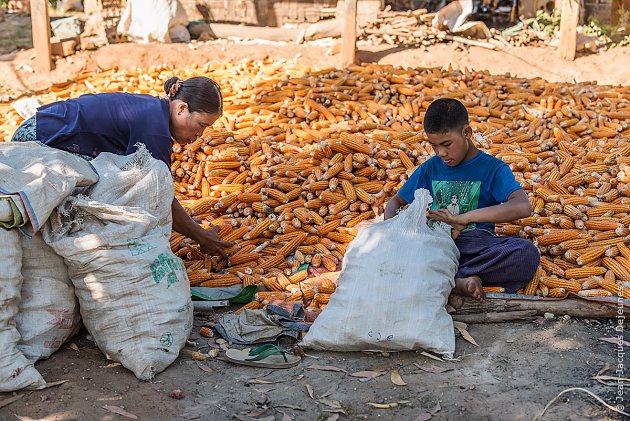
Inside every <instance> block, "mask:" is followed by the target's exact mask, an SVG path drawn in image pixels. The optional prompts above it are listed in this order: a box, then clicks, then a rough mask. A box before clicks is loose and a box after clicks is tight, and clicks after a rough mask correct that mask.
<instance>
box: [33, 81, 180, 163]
mask: <svg viewBox="0 0 630 421" xmlns="http://www.w3.org/2000/svg"><path fill="white" fill-rule="evenodd" d="M36 118H37V126H36V127H37V128H36V130H37V140H39V141H40V142H42V143H44V144H46V145H48V146H52V147H54V148H57V149H62V150H66V151H70V152H74V153H80V154H84V155H88V156H97V155H98V154H99V153H101V152H111V153H114V154H117V155H129V154H132V153H133V152H135V151H136V146H135V144H136V143H144V144H145V145H146V147H147V149H148V150H149V152H151V155H153V157H154V158H156V159H159V160H161V161H163V162H165V163H166V165H168V166H169V167H170V165H171V149H172V146H173V140H172V137H171V132H170V130H169V104H168V100H167V99H160V98H158V97H154V96H150V95H136V94H128V93H122V92H115V93H104V94H97V95H93V94H88V95H83V96H81V97H79V98H73V99H69V100H66V101H59V102H55V103H52V104H48V105H44V106H42V107H40V108H39V109H38V110H37V117H36Z"/></svg>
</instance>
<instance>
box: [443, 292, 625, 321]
mask: <svg viewBox="0 0 630 421" xmlns="http://www.w3.org/2000/svg"><path fill="white" fill-rule="evenodd" d="M488 295H490V294H488ZM491 295H492V297H490V298H486V299H485V300H484V302H483V303H479V302H478V301H476V300H473V299H472V298H468V297H461V296H459V295H455V294H451V295H450V296H449V298H448V303H449V304H450V305H451V306H452V307H453V308H454V309H455V313H453V315H467V314H479V313H493V312H495V313H496V312H514V311H524V310H535V311H536V314H538V315H540V316H542V315H543V314H545V313H547V312H549V313H553V314H555V315H556V316H563V315H565V314H568V315H569V316H571V317H579V318H587V319H597V318H603V319H614V318H615V317H617V310H618V308H617V303H610V302H601V301H591V300H583V299H581V298H565V299H564V300H547V299H537V298H533V297H532V299H519V298H509V299H504V298H499V297H501V294H491Z"/></svg>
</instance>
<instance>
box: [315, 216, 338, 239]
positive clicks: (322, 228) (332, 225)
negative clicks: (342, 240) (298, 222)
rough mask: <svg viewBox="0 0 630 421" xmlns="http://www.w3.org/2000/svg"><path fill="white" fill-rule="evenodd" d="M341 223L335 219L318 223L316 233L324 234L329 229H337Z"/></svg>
mask: <svg viewBox="0 0 630 421" xmlns="http://www.w3.org/2000/svg"><path fill="white" fill-rule="evenodd" d="M340 225H341V220H339V219H337V220H333V221H330V222H326V223H325V224H323V225H320V226H319V227H317V233H318V234H319V235H326V234H328V233H329V232H331V231H334V230H335V229H337V228H338V227H339V226H340Z"/></svg>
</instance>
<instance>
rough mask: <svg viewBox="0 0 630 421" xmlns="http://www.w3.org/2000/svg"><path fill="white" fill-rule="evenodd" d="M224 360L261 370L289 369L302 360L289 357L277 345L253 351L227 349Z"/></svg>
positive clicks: (265, 346)
mask: <svg viewBox="0 0 630 421" xmlns="http://www.w3.org/2000/svg"><path fill="white" fill-rule="evenodd" d="M225 358H226V359H227V360H228V361H230V362H233V363H234V364H241V365H248V366H251V367H263V368H291V367H295V366H296V365H298V363H299V362H300V361H301V360H302V359H301V358H300V357H298V356H296V355H289V354H287V352H286V351H285V350H284V349H283V348H280V347H279V346H277V345H273V344H267V345H261V346H259V347H257V348H254V349H249V348H247V349H243V350H240V349H232V348H230V349H228V350H227V351H226V352H225Z"/></svg>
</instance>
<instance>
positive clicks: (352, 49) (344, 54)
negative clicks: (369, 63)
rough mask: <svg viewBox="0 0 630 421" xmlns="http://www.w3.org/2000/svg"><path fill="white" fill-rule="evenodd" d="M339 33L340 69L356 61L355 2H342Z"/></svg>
mask: <svg viewBox="0 0 630 421" xmlns="http://www.w3.org/2000/svg"><path fill="white" fill-rule="evenodd" d="M343 11H344V13H343V29H342V32H341V67H342V68H344V67H347V66H351V65H353V64H355V63H356V59H357V51H356V48H357V0H344V5H343Z"/></svg>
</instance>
